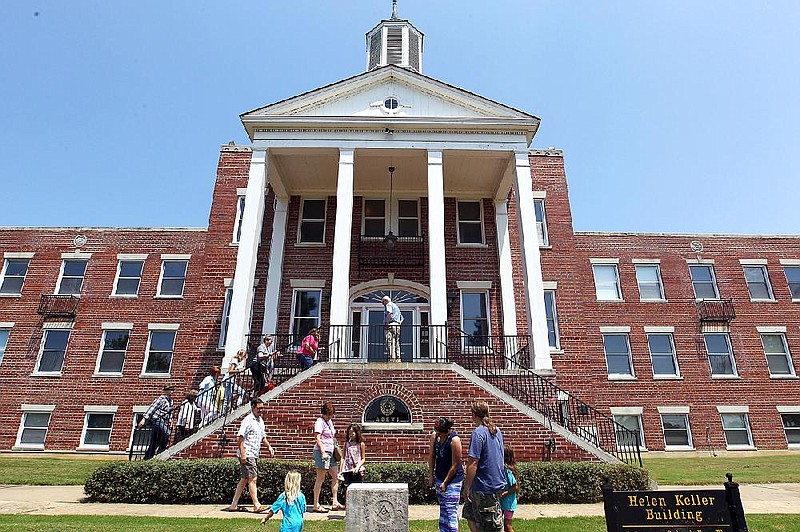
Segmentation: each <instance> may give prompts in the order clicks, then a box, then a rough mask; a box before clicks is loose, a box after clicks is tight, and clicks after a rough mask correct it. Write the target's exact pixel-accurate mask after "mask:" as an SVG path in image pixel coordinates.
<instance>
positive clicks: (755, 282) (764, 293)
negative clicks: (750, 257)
mask: <svg viewBox="0 0 800 532" xmlns="http://www.w3.org/2000/svg"><path fill="white" fill-rule="evenodd" d="M743 269H744V278H745V279H746V280H747V290H748V291H749V292H750V299H766V300H771V299H773V297H772V287H771V286H770V284H769V276H768V275H767V267H766V266H743Z"/></svg>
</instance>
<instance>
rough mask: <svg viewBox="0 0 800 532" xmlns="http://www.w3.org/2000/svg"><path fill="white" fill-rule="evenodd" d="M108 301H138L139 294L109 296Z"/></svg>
mask: <svg viewBox="0 0 800 532" xmlns="http://www.w3.org/2000/svg"><path fill="white" fill-rule="evenodd" d="M108 297H109V299H138V298H139V294H111V295H110V296H108Z"/></svg>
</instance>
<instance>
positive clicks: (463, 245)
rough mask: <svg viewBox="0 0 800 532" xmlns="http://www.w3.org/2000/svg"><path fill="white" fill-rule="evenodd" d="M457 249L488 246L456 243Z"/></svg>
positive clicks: (484, 245) (485, 246) (484, 246)
mask: <svg viewBox="0 0 800 532" xmlns="http://www.w3.org/2000/svg"><path fill="white" fill-rule="evenodd" d="M456 247H457V248H488V247H489V244H478V243H468V242H467V243H464V244H461V243H458V244H456Z"/></svg>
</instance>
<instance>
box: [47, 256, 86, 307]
mask: <svg viewBox="0 0 800 532" xmlns="http://www.w3.org/2000/svg"><path fill="white" fill-rule="evenodd" d="M67 262H83V263H84V266H83V275H82V276H81V287H80V289H79V290H78V292H77V293H71V294H62V293H61V283H62V282H64V269H65V268H66V266H67ZM88 267H89V258H88V257H84V256H73V257H63V256H62V259H61V269H60V270H59V272H58V280H57V281H56V291H55V293H54V294H53V295H57V296H58V295H63V296H75V297H81V293H82V292H83V284H84V283H85V282H86V269H87V268H88ZM75 278H77V276H73V275H71V276H69V277H68V279H75Z"/></svg>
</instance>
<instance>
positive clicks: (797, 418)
mask: <svg viewBox="0 0 800 532" xmlns="http://www.w3.org/2000/svg"><path fill="white" fill-rule="evenodd" d="M781 421H782V422H783V432H784V433H785V434H786V443H788V444H789V447H800V411H799V412H785V413H781Z"/></svg>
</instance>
